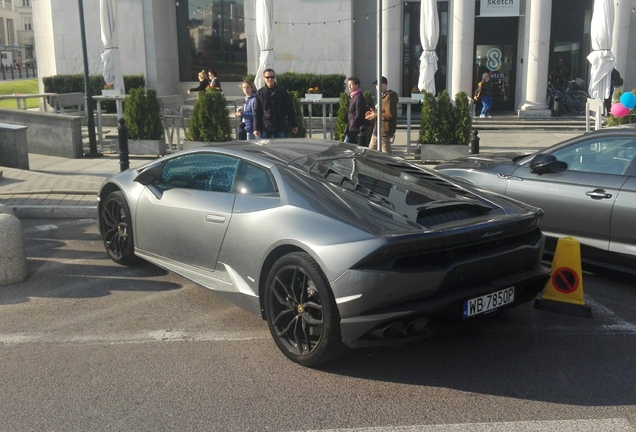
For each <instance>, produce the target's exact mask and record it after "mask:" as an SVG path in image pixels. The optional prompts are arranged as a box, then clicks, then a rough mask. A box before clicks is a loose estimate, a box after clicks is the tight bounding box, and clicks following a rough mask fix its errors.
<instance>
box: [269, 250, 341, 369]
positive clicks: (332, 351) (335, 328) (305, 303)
mask: <svg viewBox="0 0 636 432" xmlns="http://www.w3.org/2000/svg"><path fill="white" fill-rule="evenodd" d="M264 294H265V298H264V308H265V317H266V319H267V324H268V326H269V330H270V332H271V333H272V336H273V338H274V341H275V342H276V345H278V348H279V349H280V350H281V351H282V352H283V354H285V355H286V356H287V357H288V358H289V359H291V360H292V361H294V362H296V363H298V364H301V365H303V366H309V367H312V366H317V365H319V364H321V363H325V362H327V361H329V360H333V359H335V358H336V357H339V356H340V355H342V354H343V353H344V352H345V351H346V347H345V345H344V344H343V342H342V336H341V333H340V315H339V313H338V308H337V306H336V302H335V300H334V297H333V294H332V292H331V288H330V287H329V283H328V282H327V280H326V278H325V276H324V275H323V273H322V271H321V270H320V266H319V265H318V264H317V263H316V261H315V260H314V259H313V258H312V257H311V256H310V255H309V254H307V253H304V252H294V253H290V254H287V255H285V256H283V257H282V258H280V259H279V260H278V261H276V263H275V264H274V265H273V266H272V269H271V271H270V273H269V275H268V278H267V285H266V286H265V293H264Z"/></svg>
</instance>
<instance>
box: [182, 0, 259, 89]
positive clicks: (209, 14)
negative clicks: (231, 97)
mask: <svg viewBox="0 0 636 432" xmlns="http://www.w3.org/2000/svg"><path fill="white" fill-rule="evenodd" d="M244 3H245V0H199V1H196V2H185V1H182V2H179V5H178V6H177V39H178V47H179V68H180V69H179V75H180V79H181V81H198V79H197V73H198V72H200V71H201V70H209V69H213V70H215V71H216V73H217V77H218V78H219V80H220V81H221V82H223V81H242V80H243V77H244V76H245V75H246V74H247V40H246V33H245V19H244V15H245V13H244Z"/></svg>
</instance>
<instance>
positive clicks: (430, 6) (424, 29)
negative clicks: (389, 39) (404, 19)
mask: <svg viewBox="0 0 636 432" xmlns="http://www.w3.org/2000/svg"><path fill="white" fill-rule="evenodd" d="M438 40H439V18H438V16H437V0H422V3H421V6H420V41H421V43H422V55H421V56H420V77H419V80H418V81H417V87H418V88H419V89H420V90H422V91H427V92H429V93H432V94H435V72H436V71H437V53H436V52H435V48H436V47H437V41H438Z"/></svg>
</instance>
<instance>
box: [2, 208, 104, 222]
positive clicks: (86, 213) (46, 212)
mask: <svg viewBox="0 0 636 432" xmlns="http://www.w3.org/2000/svg"><path fill="white" fill-rule="evenodd" d="M9 207H11V208H12V209H13V211H14V212H15V215H16V217H17V218H18V219H29V218H33V219H35V218H50V219H97V206H68V205H54V206H42V205H32V206H30V205H25V206H9Z"/></svg>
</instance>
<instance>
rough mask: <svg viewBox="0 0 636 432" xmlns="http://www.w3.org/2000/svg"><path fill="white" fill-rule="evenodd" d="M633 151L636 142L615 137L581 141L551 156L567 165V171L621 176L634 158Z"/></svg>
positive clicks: (635, 147)
mask: <svg viewBox="0 0 636 432" xmlns="http://www.w3.org/2000/svg"><path fill="white" fill-rule="evenodd" d="M635 149H636V140H634V139H631V138H625V137H615V138H599V139H594V140H589V141H583V142H580V143H577V144H575V145H572V146H569V147H566V148H563V149H561V150H557V151H555V152H553V153H552V154H553V155H554V156H555V157H556V158H557V159H558V160H560V161H562V162H565V163H567V165H568V168H567V169H568V170H569V171H585V172H591V173H598V174H618V175H622V174H624V173H625V171H626V169H627V167H628V166H629V165H630V163H631V161H632V159H633V158H634V153H635V151H634V150H635Z"/></svg>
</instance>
